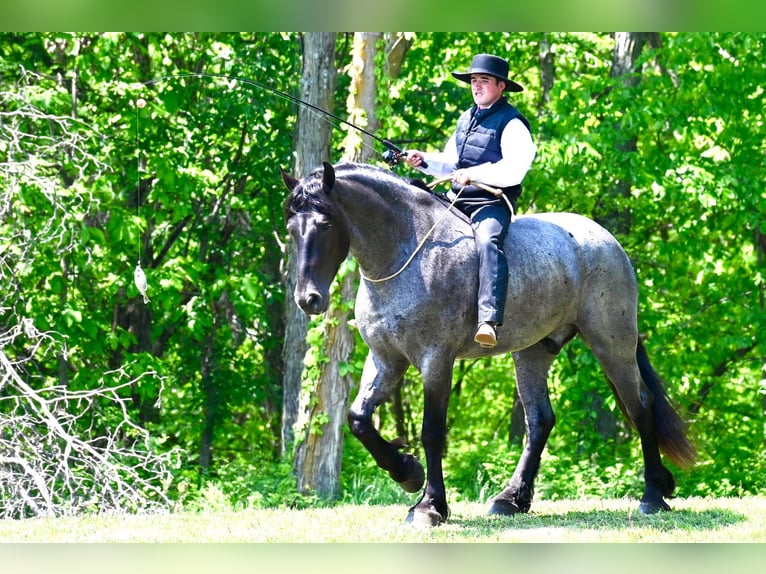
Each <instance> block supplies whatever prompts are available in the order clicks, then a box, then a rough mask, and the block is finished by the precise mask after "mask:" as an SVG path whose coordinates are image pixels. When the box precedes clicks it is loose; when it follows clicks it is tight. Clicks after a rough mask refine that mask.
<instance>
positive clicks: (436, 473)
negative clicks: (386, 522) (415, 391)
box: [407, 360, 452, 526]
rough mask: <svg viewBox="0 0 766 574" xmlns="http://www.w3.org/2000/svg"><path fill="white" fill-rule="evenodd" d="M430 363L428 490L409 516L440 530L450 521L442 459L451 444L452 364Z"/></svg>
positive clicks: (425, 437)
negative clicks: (448, 426) (449, 439)
mask: <svg viewBox="0 0 766 574" xmlns="http://www.w3.org/2000/svg"><path fill="white" fill-rule="evenodd" d="M430 363H431V364H432V368H424V369H423V370H421V373H422V375H423V387H424V405H423V430H422V434H421V439H422V442H423V449H424V450H425V453H426V468H427V475H426V488H425V490H424V491H423V495H422V496H421V497H420V500H419V501H418V503H417V504H415V506H413V507H412V508H410V512H409V514H408V516H407V522H411V523H413V524H416V525H424V526H436V525H438V524H441V523H442V522H444V521H445V520H447V518H448V517H449V507H448V506H447V494H446V490H445V488H444V473H443V470H442V456H443V454H444V447H445V444H446V442H447V407H448V405H449V395H450V385H451V380H452V361H448V360H442V361H438V360H433V361H430Z"/></svg>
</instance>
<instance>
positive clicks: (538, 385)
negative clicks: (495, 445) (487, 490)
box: [488, 343, 556, 515]
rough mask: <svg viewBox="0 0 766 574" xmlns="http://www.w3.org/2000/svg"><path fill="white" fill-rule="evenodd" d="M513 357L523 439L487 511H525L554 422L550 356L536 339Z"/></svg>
mask: <svg viewBox="0 0 766 574" xmlns="http://www.w3.org/2000/svg"><path fill="white" fill-rule="evenodd" d="M513 359H514V364H515V367H516V385H517V387H518V390H519V398H520V399H521V402H522V405H523V406H524V418H525V421H526V425H527V442H526V444H525V445H524V451H523V452H522V453H521V458H520V459H519V462H518V464H517V465H516V469H515V470H514V472H513V476H512V477H511V481H510V483H509V485H508V487H507V488H506V489H505V490H503V491H502V492H501V493H500V494H498V495H497V496H496V497H495V498H493V499H492V505H491V506H490V508H489V511H488V513H489V514H506V515H510V514H516V513H517V512H527V511H529V508H530V506H531V505H532V496H533V493H534V481H535V477H536V476H537V471H538V470H539V468H540V457H541V455H542V452H543V448H545V443H546V442H547V441H548V435H550V432H551V430H552V429H553V425H554V424H555V422H556V417H555V415H554V414H553V408H552V407H551V402H550V397H549V396H548V369H549V368H550V366H551V363H552V362H553V359H554V356H553V355H552V354H551V353H550V352H548V351H547V350H546V349H545V346H544V345H542V344H541V343H538V344H536V345H534V346H532V347H530V348H528V349H525V350H523V351H519V352H517V353H514V355H513Z"/></svg>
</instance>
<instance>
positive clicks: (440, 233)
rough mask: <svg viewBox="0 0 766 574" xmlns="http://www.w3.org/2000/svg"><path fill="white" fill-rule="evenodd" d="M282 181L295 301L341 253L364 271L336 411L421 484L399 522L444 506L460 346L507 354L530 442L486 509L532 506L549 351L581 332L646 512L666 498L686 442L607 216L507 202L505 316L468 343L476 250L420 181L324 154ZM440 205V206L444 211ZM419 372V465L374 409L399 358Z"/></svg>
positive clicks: (398, 476)
mask: <svg viewBox="0 0 766 574" xmlns="http://www.w3.org/2000/svg"><path fill="white" fill-rule="evenodd" d="M280 171H281V176H282V180H283V182H284V184H285V185H286V187H287V189H288V190H289V195H288V197H287V200H286V202H285V220H286V226H287V229H288V231H289V234H290V236H291V238H292V240H293V241H295V244H296V254H297V255H296V257H297V262H296V264H297V275H296V285H295V290H294V294H293V297H294V300H295V303H296V304H297V305H298V306H299V307H300V308H301V309H302V310H303V311H304V312H305V313H306V314H309V315H316V314H321V313H323V312H324V311H326V310H327V307H328V303H329V300H330V297H329V292H330V288H331V284H332V282H333V280H334V278H335V275H336V273H337V271H338V268H339V266H340V264H341V263H342V262H343V261H344V259H345V258H346V257H347V256H348V255H349V254H350V255H351V256H352V257H353V258H355V259H356V262H357V264H358V267H359V270H360V277H361V279H360V284H359V287H358V290H357V296H356V302H355V310H354V314H355V321H356V325H357V328H358V330H359V333H360V334H361V337H362V339H363V341H364V342H365V344H366V345H367V347H368V349H369V351H368V354H367V357H366V359H365V363H364V368H363V371H362V375H361V380H360V386H359V391H358V394H357V396H356V398H355V399H354V401H353V403H352V404H351V406H350V408H349V410H348V417H347V418H348V424H349V426H350V430H351V432H352V434H353V435H354V436H355V437H356V438H357V439H359V440H360V441H361V442H362V444H363V445H364V446H365V447H366V448H367V450H368V451H369V452H370V454H371V455H372V456H373V458H374V459H375V461H376V462H377V464H378V466H380V467H381V468H382V469H384V470H386V471H388V473H389V475H390V477H391V478H392V479H393V480H395V481H396V482H397V483H398V484H399V485H400V486H401V487H402V488H403V489H404V490H405V491H407V492H409V493H416V492H418V491H419V490H421V488H423V485H424V483H425V488H423V491H422V494H421V496H420V498H419V500H418V501H417V502H416V504H415V505H414V506H412V507H411V508H410V509H409V512H408V514H407V517H406V521H407V522H410V523H414V524H417V525H425V526H429V527H430V526H436V525H438V524H441V523H443V522H444V521H446V520H447V518H448V516H449V513H450V511H449V506H448V504H447V497H446V492H445V485H444V476H443V471H442V456H443V451H444V447H445V444H446V434H447V408H448V404H449V399H450V391H451V385H452V374H453V366H454V362H455V360H456V359H457V358H475V357H485V356H489V355H491V354H499V353H511V354H512V356H513V360H514V367H515V372H516V382H517V389H518V394H519V398H520V400H521V402H522V405H523V408H524V417H525V423H526V435H527V439H526V441H525V445H524V447H523V451H522V454H521V455H520V458H519V460H518V463H517V465H516V468H515V470H514V473H513V475H512V477H511V479H510V482H509V483H508V486H507V487H506V488H505V489H504V490H503V491H502V492H500V493H498V494H497V495H496V496H495V497H494V498H493V499H492V500H491V501H490V502H491V504H490V507H489V510H488V514H491V515H514V514H516V513H524V512H528V511H529V509H530V507H531V503H532V497H533V490H534V480H535V477H536V475H537V473H538V470H539V467H540V460H541V454H542V451H543V448H544V447H545V444H546V442H547V440H548V436H549V434H550V432H551V430H552V429H553V426H554V423H555V415H554V412H553V409H552V406H551V402H550V398H549V394H548V384H547V376H548V370H549V368H550V366H551V364H552V362H553V360H554V359H555V357H556V355H557V354H558V353H559V352H560V351H561V349H562V348H563V347H564V345H566V344H567V343H568V342H569V341H570V340H571V339H572V338H574V337H575V336H577V335H579V336H580V337H581V338H582V339H583V341H584V342H585V344H586V345H587V346H588V347H589V348H590V349H591V351H592V353H593V355H594V356H595V357H596V358H597V359H598V361H599V362H600V364H601V366H602V368H603V370H604V372H605V374H606V377H607V380H608V382H609V384H610V386H611V388H612V391H613V392H614V394H615V397H616V399H617V404H618V405H619V406H620V408H621V410H622V412H623V413H624V415H625V416H626V417H627V419H628V421H629V422H630V424H631V425H632V426H633V427H634V428H635V429H636V430H637V431H638V433H639V435H640V440H641V447H642V452H643V461H644V468H645V470H644V483H645V487H644V492H643V495H642V497H641V499H640V506H639V509H640V511H641V512H642V513H644V514H652V513H655V512H658V511H660V510H669V509H670V506H669V505H668V504H667V503H666V502H665V500H664V497H670V496H671V494H672V492H673V490H674V489H675V480H674V478H673V475H672V473H671V472H670V471H669V470H668V469H667V468H666V467H665V466H664V464H663V462H662V459H661V454H660V451H662V453H663V454H664V455H665V456H666V457H667V458H668V459H670V460H671V461H673V462H674V463H676V464H678V465H680V466H686V465H688V464H689V463H691V461H692V460H693V459H694V457H695V448H694V446H693V445H692V443H691V442H690V440H689V439H688V438H687V436H686V426H685V423H684V421H683V420H682V419H681V417H680V416H679V414H678V412H677V410H676V409H675V407H673V406H672V404H671V402H670V399H669V398H668V396H667V394H666V391H665V389H664V386H663V382H662V380H661V379H660V377H659V375H658V374H657V373H656V372H655V370H654V368H653V367H652V365H651V363H650V362H649V358H648V355H647V352H646V349H645V348H644V345H643V343H642V342H641V341H640V339H639V334H638V326H637V314H638V311H637V306H638V287H637V280H636V277H635V273H634V270H633V267H632V264H631V262H630V260H629V259H628V257H627V255H626V253H625V251H624V250H623V248H622V247H621V245H620V244H619V243H618V242H617V240H616V239H615V238H614V237H613V236H612V235H611V234H610V233H609V232H608V231H607V230H606V229H604V228H603V227H601V226H600V225H598V224H597V223H596V222H594V221H592V220H591V219H588V218H586V217H584V216H581V215H578V214H574V213H539V214H531V215H517V216H516V217H515V218H514V220H513V222H512V223H511V225H510V228H509V231H508V234H507V238H506V242H505V246H504V247H505V249H504V251H505V253H506V257H507V258H508V267H509V283H508V291H507V298H506V301H507V303H506V320H505V326H504V327H502V328H500V329H499V330H498V342H497V346H496V347H494V348H490V349H487V348H483V347H481V346H479V345H477V344H476V343H475V342H474V341H473V331H474V329H475V327H476V323H477V303H476V300H477V299H476V293H477V289H478V259H477V253H476V248H475V243H474V239H473V232H472V229H471V226H470V223H469V222H468V221H467V219H465V218H464V217H461V216H460V214H459V212H457V213H456V211H455V210H453V209H450V208H452V205H451V204H447V203H445V200H443V199H442V198H441V197H440V196H439V195H440V194H436V193H433V192H430V191H429V190H428V189H427V188H426V187H425V186H420V185H416V184H415V182H413V181H412V180H407V179H405V178H403V177H400V176H398V175H396V174H394V173H393V172H391V171H389V170H386V169H384V168H380V167H376V166H372V165H367V164H360V163H353V162H341V163H338V164H335V165H332V164H330V163H327V162H325V163H323V165H322V167H319V168H317V169H315V170H314V171H313V172H312V173H311V174H309V175H308V176H306V177H305V178H303V179H302V180H299V179H297V178H296V177H294V176H292V175H290V174H289V173H288V172H286V171H285V170H284V169H282V170H280ZM445 210H447V212H446V213H445ZM410 365H412V366H414V367H415V368H416V369H417V370H418V371H419V372H420V374H421V377H422V381H423V391H424V410H423V420H422V429H421V440H422V446H423V450H424V452H425V464H426V470H425V471H424V469H423V465H422V463H421V462H420V460H418V458H416V457H415V456H414V455H412V454H411V453H408V452H402V450H403V449H405V448H406V446H402V445H401V444H398V442H399V441H397V440H395V441H391V442H389V441H387V440H386V439H384V438H383V437H382V436H381V435H380V433H379V432H378V430H377V429H376V428H375V427H374V425H373V422H372V415H373V412H374V410H375V408H376V407H377V406H378V405H380V404H381V403H382V402H383V401H385V400H387V399H389V398H390V395H391V392H392V391H393V390H394V389H395V388H396V386H397V385H398V384H399V382H400V381H401V379H402V377H403V375H404V373H405V371H406V370H407V369H408V368H409V366H410Z"/></svg>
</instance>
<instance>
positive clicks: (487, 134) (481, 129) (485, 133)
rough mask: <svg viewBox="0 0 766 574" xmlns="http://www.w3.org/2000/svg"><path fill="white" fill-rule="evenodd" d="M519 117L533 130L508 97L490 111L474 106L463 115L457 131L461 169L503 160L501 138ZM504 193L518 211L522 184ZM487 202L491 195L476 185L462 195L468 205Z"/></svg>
mask: <svg viewBox="0 0 766 574" xmlns="http://www.w3.org/2000/svg"><path fill="white" fill-rule="evenodd" d="M515 118H518V119H520V120H521V121H522V122H523V123H524V125H525V126H526V127H527V129H528V130H530V127H529V122H528V121H527V119H526V118H525V117H524V116H523V115H521V112H519V110H517V109H516V108H514V107H513V106H512V105H511V104H509V103H508V101H507V100H505V99H504V98H501V99H500V100H498V101H497V102H495V103H494V104H492V106H491V107H490V108H488V109H486V110H482V109H479V108H478V106H473V107H472V108H471V109H469V110H466V111H465V112H463V113H462V114H461V116H460V118H459V119H458V121H457V130H456V132H455V143H456V144H457V154H458V164H457V166H458V168H459V169H462V168H466V167H473V166H476V165H481V164H483V163H487V162H491V163H494V162H496V161H499V160H501V159H502V157H503V153H502V150H501V148H500V139H501V137H502V135H503V130H504V129H505V126H507V125H508V122H510V121H511V120H513V119H515ZM530 132H531V130H530ZM455 191H457V190H455ZM503 192H504V193H505V194H506V195H507V196H508V199H510V200H511V202H512V203H513V205H514V208H515V207H516V200H517V199H518V198H519V196H520V195H521V185H513V186H510V187H506V188H503ZM487 199H490V194H488V193H487V192H486V191H484V190H481V189H479V188H476V187H473V186H467V187H466V188H465V189H464V190H463V193H462V194H461V200H463V201H464V202H465V203H478V202H486V200H487Z"/></svg>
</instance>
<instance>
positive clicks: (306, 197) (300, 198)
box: [285, 161, 427, 221]
mask: <svg viewBox="0 0 766 574" xmlns="http://www.w3.org/2000/svg"><path fill="white" fill-rule="evenodd" d="M333 167H334V169H335V177H336V178H337V179H341V178H344V177H348V176H349V175H352V176H354V177H356V178H357V179H359V180H362V181H364V180H365V179H367V178H371V179H376V180H379V179H381V178H385V179H386V180H388V181H390V182H391V184H392V185H396V186H400V187H407V186H408V185H411V182H410V181H409V180H406V179H404V178H402V177H400V176H398V175H397V174H395V173H393V172H391V171H390V170H388V169H385V168H382V167H378V166H374V165H370V164H364V163H355V162H348V161H346V162H340V163H338V164H336V165H335V166H333ZM322 174H323V168H321V167H319V168H316V169H314V170H313V171H312V172H311V173H310V174H309V175H308V176H307V177H306V178H305V179H303V180H302V181H301V182H300V184H298V185H297V186H295V188H294V189H293V191H292V193H290V195H289V196H288V198H287V201H286V203H285V221H287V220H289V219H290V218H291V217H292V216H293V215H295V214H296V213H300V212H303V211H315V212H317V213H321V214H323V215H327V216H328V217H334V215H335V207H334V205H333V203H332V202H331V201H329V200H328V199H327V195H326V194H325V193H324V192H323V191H322ZM418 187H421V188H422V189H427V188H425V186H418Z"/></svg>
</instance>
